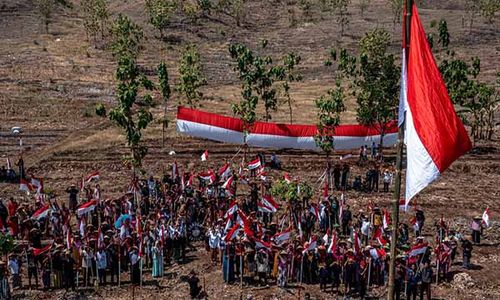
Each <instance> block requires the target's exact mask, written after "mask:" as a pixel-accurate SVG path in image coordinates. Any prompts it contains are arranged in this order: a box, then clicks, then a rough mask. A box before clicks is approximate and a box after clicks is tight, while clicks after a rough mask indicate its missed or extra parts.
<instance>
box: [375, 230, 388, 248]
mask: <svg viewBox="0 0 500 300" xmlns="http://www.w3.org/2000/svg"><path fill="white" fill-rule="evenodd" d="M373 238H374V239H376V240H377V242H379V244H380V245H381V246H385V245H387V240H386V239H385V238H384V236H383V235H382V230H381V229H380V227H378V228H377V229H376V230H375V232H373Z"/></svg>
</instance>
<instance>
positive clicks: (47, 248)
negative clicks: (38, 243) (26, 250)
mask: <svg viewBox="0 0 500 300" xmlns="http://www.w3.org/2000/svg"><path fill="white" fill-rule="evenodd" d="M51 248H52V244H48V245H47V246H45V247H42V248H33V255H35V256H39V255H42V254H44V253H47V252H48V251H50V249H51Z"/></svg>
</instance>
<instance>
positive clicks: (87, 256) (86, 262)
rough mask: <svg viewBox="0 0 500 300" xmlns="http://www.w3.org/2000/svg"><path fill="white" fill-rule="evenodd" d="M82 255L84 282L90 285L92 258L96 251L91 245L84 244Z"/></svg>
mask: <svg viewBox="0 0 500 300" xmlns="http://www.w3.org/2000/svg"><path fill="white" fill-rule="evenodd" d="M80 255H81V257H82V270H83V274H82V275H83V282H84V285H85V286H88V285H89V283H90V275H91V274H90V273H91V272H92V259H93V258H94V253H93V252H92V249H90V248H89V247H87V246H83V247H82V249H81V250H80Z"/></svg>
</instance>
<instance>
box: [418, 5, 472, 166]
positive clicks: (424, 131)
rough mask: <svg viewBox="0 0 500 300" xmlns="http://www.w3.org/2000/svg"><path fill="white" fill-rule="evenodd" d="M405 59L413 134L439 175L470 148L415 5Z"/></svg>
mask: <svg viewBox="0 0 500 300" xmlns="http://www.w3.org/2000/svg"><path fill="white" fill-rule="evenodd" d="M410 36H411V39H410V54H409V57H408V105H409V107H410V110H411V114H412V117H413V123H414V126H415V129H416V131H417V134H418V136H419V138H420V140H421V141H422V144H423V145H424V147H425V149H426V150H427V152H428V153H429V155H430V156H431V158H432V160H433V161H434V163H435V164H436V166H437V168H438V169H439V171H440V172H441V173H442V172H443V171H444V170H446V168H448V167H449V166H450V165H451V163H452V162H453V161H454V160H456V159H457V158H458V157H460V156H461V155H463V154H464V153H466V152H467V151H469V150H470V149H471V147H472V145H471V142H470V140H469V136H468V135H467V131H466V130H465V128H464V126H463V124H462V122H461V120H460V119H459V118H458V116H457V114H456V113H455V110H454V108H453V104H452V102H451V99H450V97H449V95H448V92H447V91H446V86H445V84H444V81H443V79H442V78H441V74H440V73H439V69H438V67H437V65H436V62H435V61H434V57H433V56H432V51H431V49H430V47H429V44H428V42H427V37H426V34H425V31H424V28H423V26H422V23H421V22H420V18H419V16H418V11H417V7H416V5H414V6H413V17H412V21H411V35H410Z"/></svg>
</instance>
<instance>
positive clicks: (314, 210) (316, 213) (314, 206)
mask: <svg viewBox="0 0 500 300" xmlns="http://www.w3.org/2000/svg"><path fill="white" fill-rule="evenodd" d="M309 212H310V213H312V214H313V215H314V216H315V217H316V220H319V208H318V205H317V204H316V203H311V207H310V208H309Z"/></svg>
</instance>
